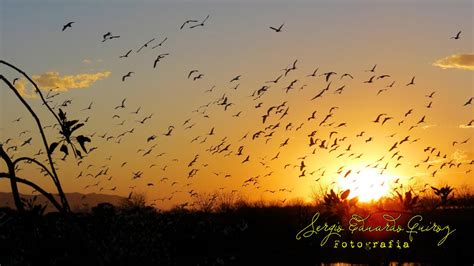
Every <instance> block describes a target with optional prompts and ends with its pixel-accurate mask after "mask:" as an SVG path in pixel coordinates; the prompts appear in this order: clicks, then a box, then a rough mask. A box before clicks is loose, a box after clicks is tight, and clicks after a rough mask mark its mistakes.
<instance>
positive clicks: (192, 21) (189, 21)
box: [179, 19, 198, 30]
mask: <svg viewBox="0 0 474 266" xmlns="http://www.w3.org/2000/svg"><path fill="white" fill-rule="evenodd" d="M196 22H198V21H197V20H194V19H188V20H186V21H185V22H184V23H183V25H181V27H179V29H180V30H182V29H183V28H184V26H186V24H188V23H196Z"/></svg>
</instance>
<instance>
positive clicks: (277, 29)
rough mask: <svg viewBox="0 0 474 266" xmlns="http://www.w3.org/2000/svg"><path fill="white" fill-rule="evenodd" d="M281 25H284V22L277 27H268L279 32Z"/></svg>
mask: <svg viewBox="0 0 474 266" xmlns="http://www.w3.org/2000/svg"><path fill="white" fill-rule="evenodd" d="M283 25H285V23H283V24H281V25H280V27H278V28H275V27H270V29H272V30H274V31H275V32H281V29H282V28H283Z"/></svg>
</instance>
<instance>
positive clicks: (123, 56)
mask: <svg viewBox="0 0 474 266" xmlns="http://www.w3.org/2000/svg"><path fill="white" fill-rule="evenodd" d="M131 52H132V49H130V50H128V52H126V53H125V54H124V55H121V56H119V58H125V57H128V55H129V54H130V53H131Z"/></svg>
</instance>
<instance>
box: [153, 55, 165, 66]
mask: <svg viewBox="0 0 474 266" xmlns="http://www.w3.org/2000/svg"><path fill="white" fill-rule="evenodd" d="M167 55H169V53H166V54H159V55H158V56H157V57H156V59H155V62H154V63H153V68H156V65H157V64H158V62H160V60H161V59H163V58H165V56H167Z"/></svg>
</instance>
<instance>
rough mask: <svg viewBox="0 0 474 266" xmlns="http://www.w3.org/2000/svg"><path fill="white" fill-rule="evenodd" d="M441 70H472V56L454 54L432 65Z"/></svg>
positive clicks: (473, 65) (473, 68)
mask: <svg viewBox="0 0 474 266" xmlns="http://www.w3.org/2000/svg"><path fill="white" fill-rule="evenodd" d="M433 66H437V67H440V68H443V69H448V68H455V69H464V70H474V54H455V55H450V56H448V57H445V58H441V59H438V60H437V61H436V62H434V63H433Z"/></svg>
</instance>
